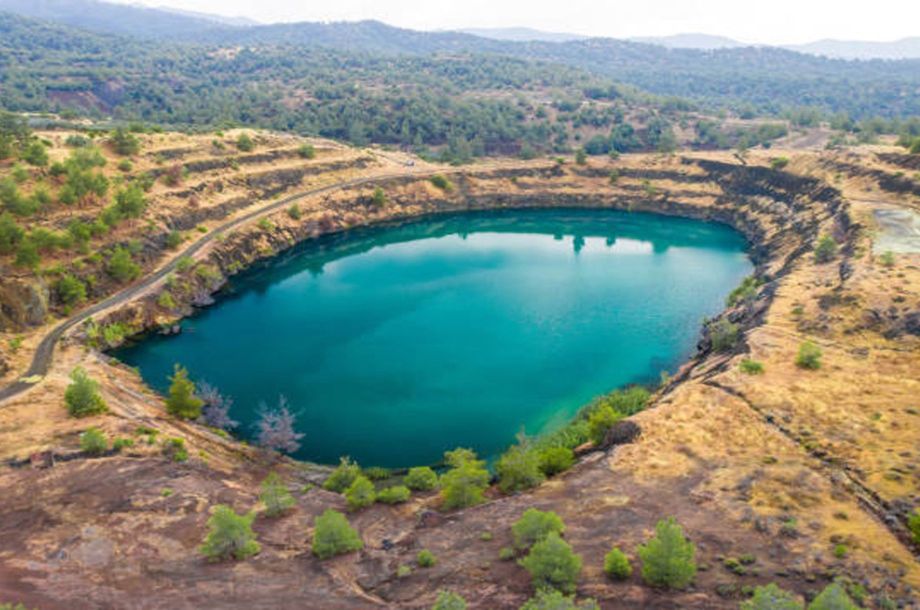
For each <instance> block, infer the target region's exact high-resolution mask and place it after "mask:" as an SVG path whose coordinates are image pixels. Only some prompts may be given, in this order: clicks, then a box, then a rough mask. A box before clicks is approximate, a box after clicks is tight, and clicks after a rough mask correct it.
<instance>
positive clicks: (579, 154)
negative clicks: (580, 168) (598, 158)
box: [575, 148, 588, 165]
mask: <svg viewBox="0 0 920 610" xmlns="http://www.w3.org/2000/svg"><path fill="white" fill-rule="evenodd" d="M587 162H588V155H587V153H585V149H583V148H579V149H578V150H576V151H575V163H577V164H578V165H584V164H585V163H587Z"/></svg>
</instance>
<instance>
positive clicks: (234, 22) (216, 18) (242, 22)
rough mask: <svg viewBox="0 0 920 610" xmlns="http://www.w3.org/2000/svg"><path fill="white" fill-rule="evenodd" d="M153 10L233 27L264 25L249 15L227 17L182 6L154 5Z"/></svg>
mask: <svg viewBox="0 0 920 610" xmlns="http://www.w3.org/2000/svg"><path fill="white" fill-rule="evenodd" d="M153 10H156V11H163V12H166V13H174V14H176V15H182V16H184V17H192V18H194V19H203V20H205V21H212V22H214V23H218V24H220V25H229V26H231V27H248V26H251V25H262V24H261V23H260V22H258V21H256V20H255V19H250V18H249V17H225V16H223V15H213V14H211V13H199V12H198V11H187V10H184V9H181V8H173V7H171V6H156V7H153Z"/></svg>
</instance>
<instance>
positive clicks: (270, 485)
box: [259, 472, 296, 517]
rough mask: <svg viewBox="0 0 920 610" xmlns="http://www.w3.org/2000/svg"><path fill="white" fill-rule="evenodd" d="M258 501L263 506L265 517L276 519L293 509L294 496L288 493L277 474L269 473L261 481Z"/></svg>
mask: <svg viewBox="0 0 920 610" xmlns="http://www.w3.org/2000/svg"><path fill="white" fill-rule="evenodd" d="M259 499H260V500H261V501H262V504H264V505H265V516H267V517H277V516H278V515H282V514H284V513H285V512H287V511H288V510H290V509H291V508H293V507H294V505H295V504H296V502H295V501H294V496H292V495H291V492H290V491H288V488H287V486H286V485H285V484H284V481H282V480H281V477H280V476H278V473H277V472H272V473H270V474H269V475H268V476H267V477H265V480H264V481H262V493H261V494H259Z"/></svg>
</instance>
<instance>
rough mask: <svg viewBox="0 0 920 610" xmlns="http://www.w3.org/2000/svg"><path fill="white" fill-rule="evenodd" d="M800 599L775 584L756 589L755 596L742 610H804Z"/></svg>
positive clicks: (745, 603)
mask: <svg viewBox="0 0 920 610" xmlns="http://www.w3.org/2000/svg"><path fill="white" fill-rule="evenodd" d="M802 607H803V604H802V602H800V601H799V600H798V598H797V597H796V596H795V595H794V594H792V593H790V592H789V591H784V590H783V589H780V588H779V587H777V586H776V585H775V584H774V583H770V584H769V585H766V586H763V587H757V588H756V589H754V596H753V597H752V598H751V599H749V600H747V601H746V602H744V603H742V604H741V610H802Z"/></svg>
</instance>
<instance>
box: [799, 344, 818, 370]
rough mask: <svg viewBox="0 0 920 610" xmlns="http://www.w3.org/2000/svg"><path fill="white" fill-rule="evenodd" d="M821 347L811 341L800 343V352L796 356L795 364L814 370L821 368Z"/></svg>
mask: <svg viewBox="0 0 920 610" xmlns="http://www.w3.org/2000/svg"><path fill="white" fill-rule="evenodd" d="M821 355H822V352H821V348H820V347H818V346H817V345H815V344H814V343H813V342H811V341H805V342H804V343H802V344H801V345H799V353H798V354H796V356H795V365H796V366H797V367H799V368H802V369H809V370H812V371H815V370H818V369H819V368H821Z"/></svg>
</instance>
